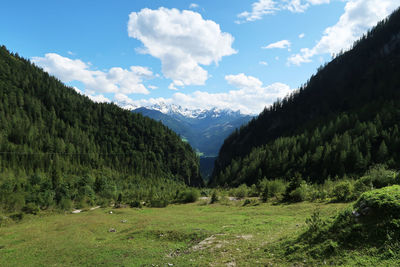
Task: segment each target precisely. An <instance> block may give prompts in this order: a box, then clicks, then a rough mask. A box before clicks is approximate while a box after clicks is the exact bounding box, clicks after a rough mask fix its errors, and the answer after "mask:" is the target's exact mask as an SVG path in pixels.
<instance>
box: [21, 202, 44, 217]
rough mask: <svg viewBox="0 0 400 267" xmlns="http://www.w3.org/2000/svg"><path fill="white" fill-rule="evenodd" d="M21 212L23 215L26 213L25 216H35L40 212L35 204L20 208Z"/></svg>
mask: <svg viewBox="0 0 400 267" xmlns="http://www.w3.org/2000/svg"><path fill="white" fill-rule="evenodd" d="M22 211H23V212H24V213H26V214H34V215H36V214H38V213H39V211H40V210H39V207H38V206H37V205H36V204H34V203H28V204H26V205H25V206H24V207H23V208H22Z"/></svg>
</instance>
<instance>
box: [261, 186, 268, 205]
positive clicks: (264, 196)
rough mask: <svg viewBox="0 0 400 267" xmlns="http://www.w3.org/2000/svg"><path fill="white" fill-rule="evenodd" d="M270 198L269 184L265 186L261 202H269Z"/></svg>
mask: <svg viewBox="0 0 400 267" xmlns="http://www.w3.org/2000/svg"><path fill="white" fill-rule="evenodd" d="M268 197H269V186H268V184H266V185H265V186H264V189H263V191H262V192H261V200H262V202H267V201H268Z"/></svg>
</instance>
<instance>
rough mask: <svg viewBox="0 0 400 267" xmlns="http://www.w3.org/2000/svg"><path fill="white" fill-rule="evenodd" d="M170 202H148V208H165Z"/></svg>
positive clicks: (161, 200) (160, 200)
mask: <svg viewBox="0 0 400 267" xmlns="http://www.w3.org/2000/svg"><path fill="white" fill-rule="evenodd" d="M168 204H169V202H168V200H165V199H152V200H150V201H149V202H148V206H149V207H151V208H165V207H166V206H168Z"/></svg>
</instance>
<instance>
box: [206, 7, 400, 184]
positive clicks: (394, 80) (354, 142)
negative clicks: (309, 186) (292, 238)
mask: <svg viewBox="0 0 400 267" xmlns="http://www.w3.org/2000/svg"><path fill="white" fill-rule="evenodd" d="M399 98H400V11H399V10H398V11H396V12H394V13H393V14H392V15H391V16H390V17H389V18H387V19H386V20H384V21H382V22H380V23H379V24H378V25H377V26H376V27H375V28H373V29H372V30H370V31H369V32H368V33H367V34H366V35H364V36H363V37H362V38H361V39H360V40H359V41H357V42H356V43H354V45H353V48H352V49H351V50H350V51H348V52H345V53H340V54H339V55H336V57H335V58H334V59H333V60H332V61H331V62H330V63H329V64H327V65H325V66H323V67H321V68H320V69H319V70H318V72H317V73H316V74H315V75H313V76H312V77H311V78H310V79H309V81H308V82H307V83H306V84H305V85H304V86H302V87H301V88H300V89H298V90H297V91H296V92H295V93H293V94H291V95H290V96H287V97H285V98H284V99H281V100H279V101H277V102H275V103H274V104H273V105H272V106H271V107H268V108H266V109H265V110H264V111H263V112H262V113H261V114H260V115H259V116H258V118H256V119H254V120H252V121H251V122H250V123H249V124H248V125H246V126H244V127H242V128H241V129H240V130H238V131H236V132H235V133H233V134H232V135H231V136H230V137H228V138H227V139H226V140H225V143H224V144H223V146H222V148H221V150H220V153H219V157H218V159H217V161H216V164H215V168H214V172H213V177H212V181H211V184H212V185H221V186H223V185H233V186H237V185H240V184H242V183H246V184H248V185H251V184H254V183H256V182H257V181H259V180H261V179H263V178H267V179H276V178H284V179H287V180H290V179H291V178H292V177H294V176H299V175H300V176H301V177H302V178H303V179H304V180H308V181H310V182H317V183H322V182H324V181H325V180H327V179H338V178H344V177H359V176H360V175H361V174H363V173H364V172H365V171H366V170H368V168H369V167H370V166H372V165H374V164H385V165H386V166H387V167H389V168H393V169H399V168H400V155H399V150H400V136H399V127H400V103H399V101H398V100H399Z"/></svg>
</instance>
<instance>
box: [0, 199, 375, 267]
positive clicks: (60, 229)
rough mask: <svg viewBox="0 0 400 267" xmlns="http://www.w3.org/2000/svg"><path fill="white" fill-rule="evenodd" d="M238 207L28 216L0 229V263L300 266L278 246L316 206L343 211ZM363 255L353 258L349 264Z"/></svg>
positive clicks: (295, 233)
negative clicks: (113, 229) (113, 230)
mask: <svg viewBox="0 0 400 267" xmlns="http://www.w3.org/2000/svg"><path fill="white" fill-rule="evenodd" d="M203 202H204V201H203ZM242 202H243V201H232V203H231V204H230V205H228V206H227V205H220V204H213V205H205V203H199V202H197V203H192V204H185V205H170V206H168V207H166V208H161V209H158V208H144V209H131V208H124V209H111V208H104V209H97V210H93V211H87V212H83V213H79V214H49V215H46V214H41V215H36V216H34V215H31V216H27V217H26V218H25V219H24V220H23V221H22V222H20V223H17V224H14V225H9V226H5V227H1V228H0V255H1V256H0V266H24V265H25V266H268V265H271V264H273V265H274V266H293V265H295V264H298V266H303V265H307V263H304V261H303V260H298V262H293V261H289V260H288V259H286V258H285V257H282V255H283V254H284V253H283V251H284V248H283V245H281V244H285V242H287V241H288V240H293V239H294V238H297V237H298V236H300V234H301V233H303V232H304V231H305V230H306V224H305V220H306V218H308V217H310V216H311V214H313V212H314V211H315V209H316V208H318V209H319V211H320V214H321V216H324V217H328V216H334V215H336V214H337V212H338V211H340V210H343V209H344V208H345V207H346V206H347V204H338V203H336V204H321V203H319V204H316V203H307V202H303V203H298V204H291V205H272V204H270V203H266V204H265V203H262V204H260V205H257V206H242ZM110 211H112V214H110ZM111 228H115V229H116V232H109V230H110V229H111ZM365 257H368V256H364V255H362V254H357V253H353V254H351V255H350V256H349V257H348V258H349V260H348V264H350V265H351V263H352V262H353V263H354V262H362V261H364V260H365ZM366 262H368V261H366ZM320 263H321V264H322V263H323V260H321V262H320ZM171 264H173V265H171ZM317 265H318V264H317ZM344 265H346V264H344ZM375 265H377V266H378V265H379V264H375Z"/></svg>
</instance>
